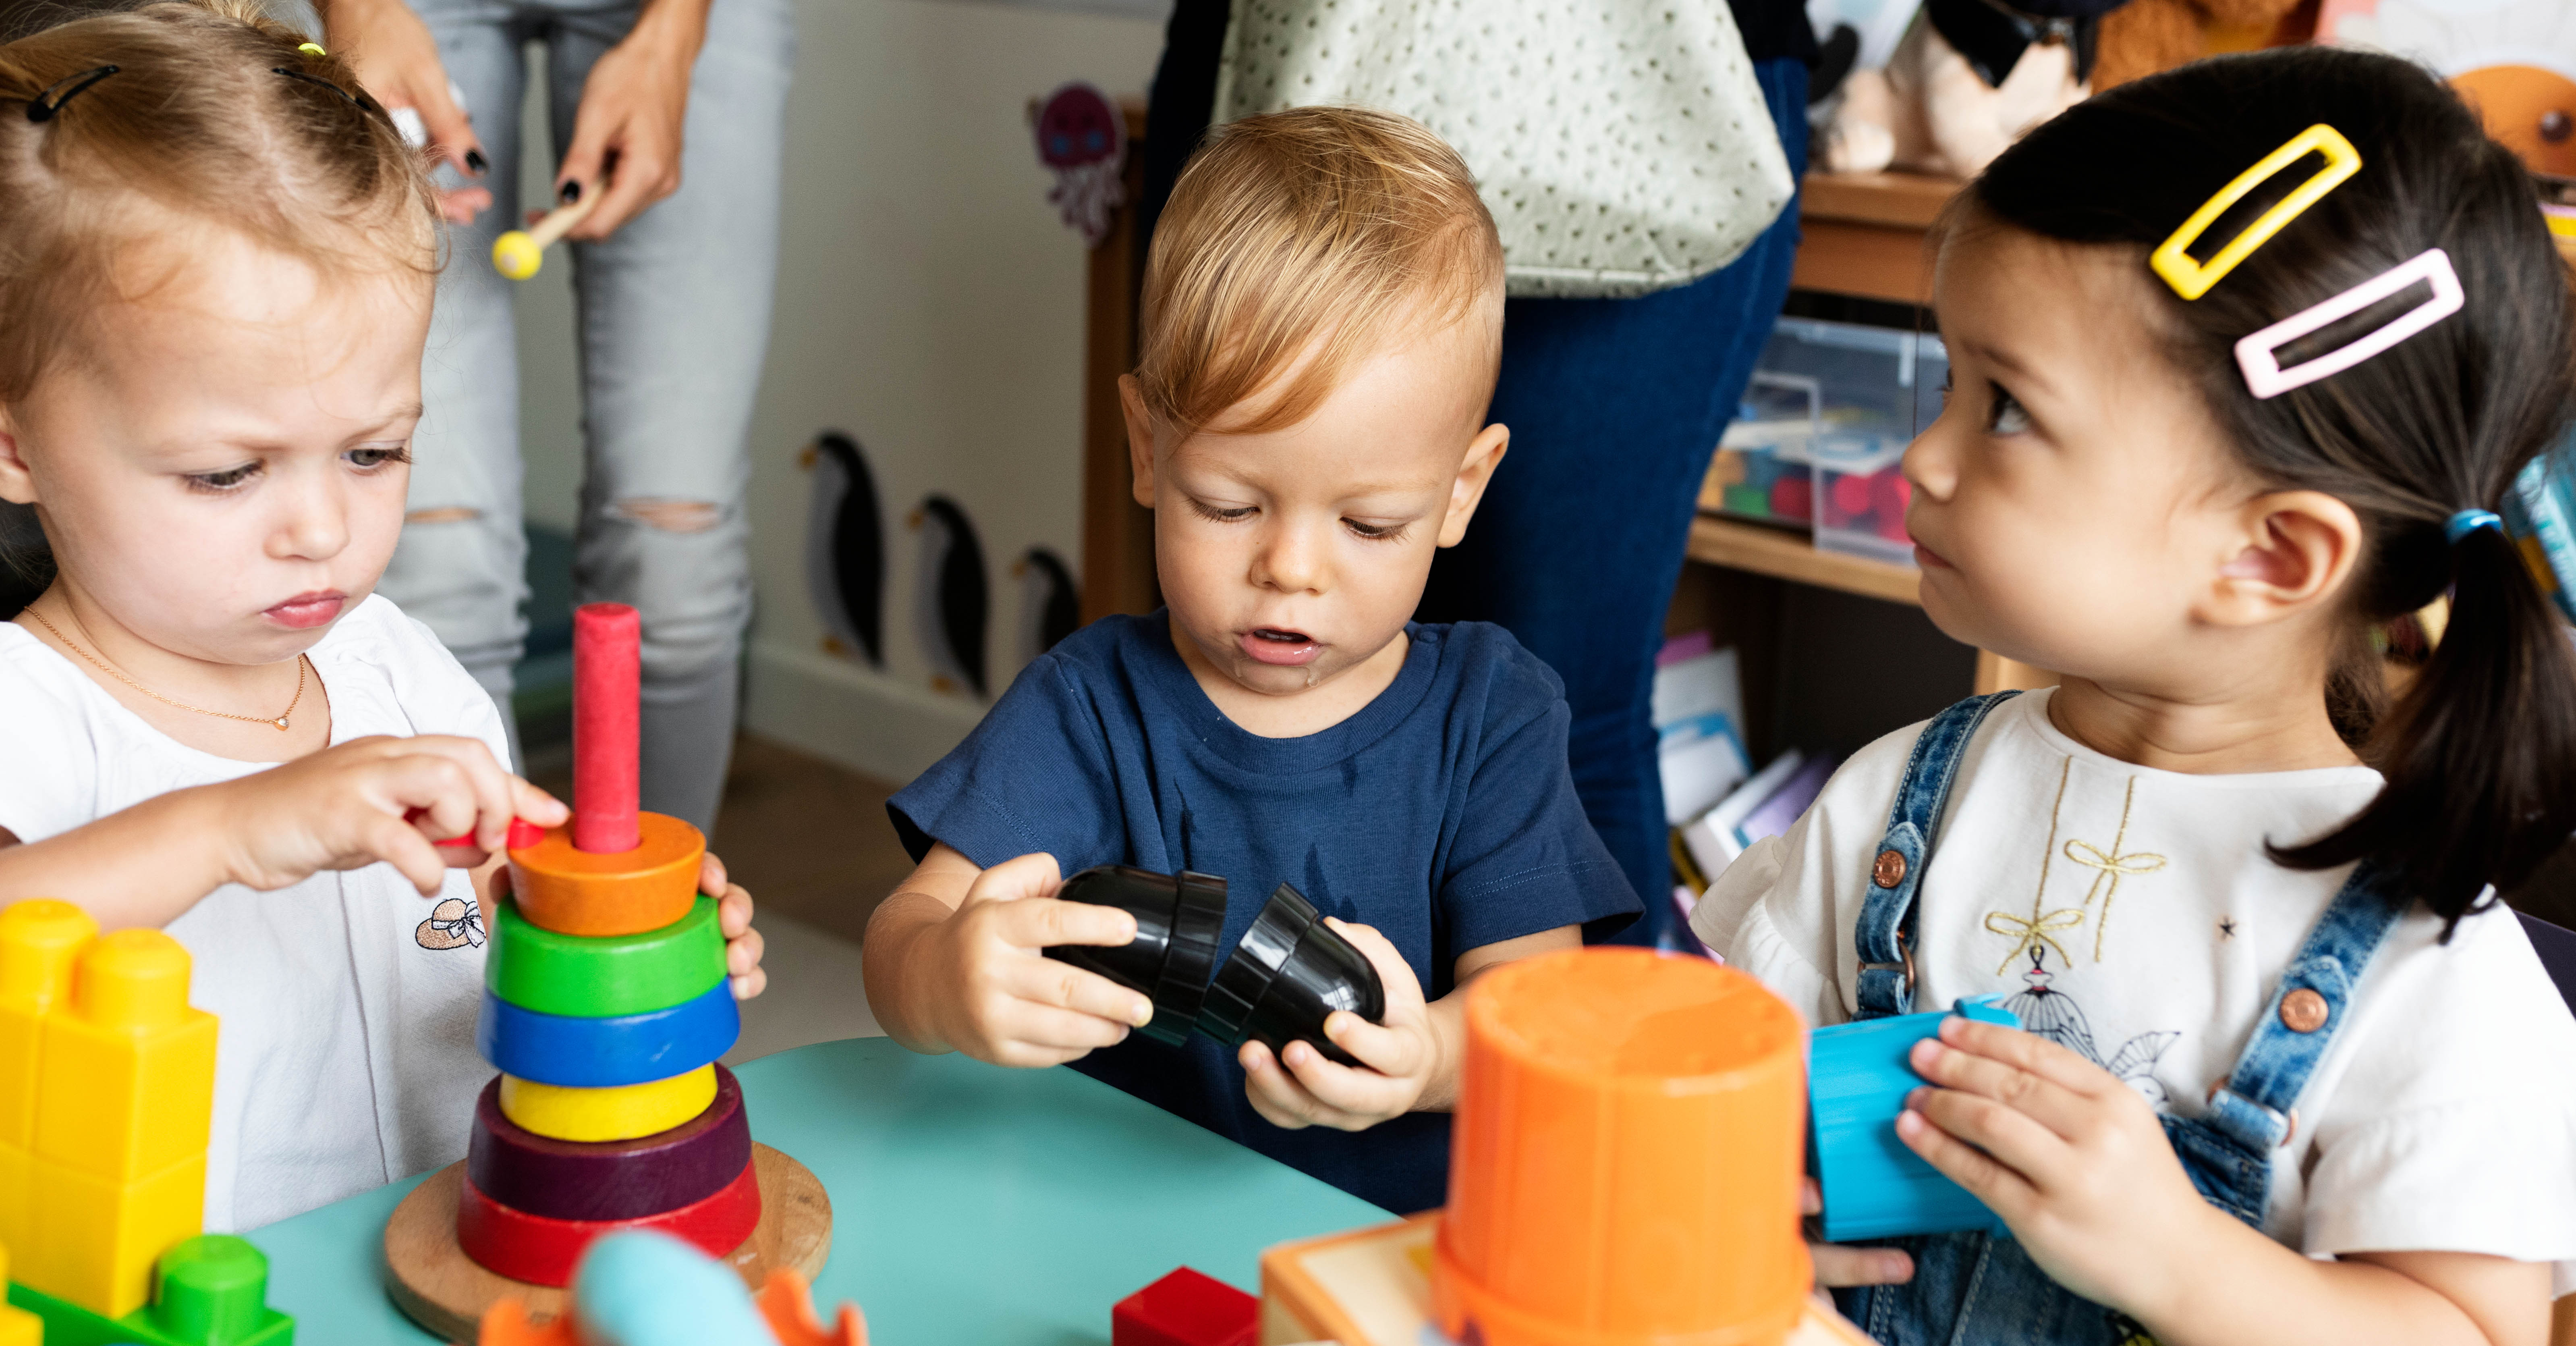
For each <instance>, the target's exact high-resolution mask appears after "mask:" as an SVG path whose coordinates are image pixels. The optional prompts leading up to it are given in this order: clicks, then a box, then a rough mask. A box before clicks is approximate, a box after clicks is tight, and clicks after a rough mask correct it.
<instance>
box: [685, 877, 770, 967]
mask: <svg viewBox="0 0 2576 1346" xmlns="http://www.w3.org/2000/svg"><path fill="white" fill-rule="evenodd" d="M698 891H699V892H702V893H705V894H706V895H707V896H709V897H712V898H714V899H715V900H716V929H718V930H720V931H722V932H723V933H724V938H725V975H726V976H727V977H730V978H732V979H733V998H734V999H736V1000H749V999H751V998H752V997H753V996H756V995H758V994H760V993H761V992H762V991H764V990H767V989H768V988H769V973H768V972H767V971H766V970H765V969H763V968H762V967H761V966H760V955H761V951H762V949H763V948H764V947H765V944H764V942H763V941H762V939H761V938H760V932H759V931H757V930H754V929H752V928H751V894H750V893H748V892H745V891H743V887H742V885H741V884H738V883H727V882H725V867H724V861H722V860H719V859H717V858H716V857H715V856H714V854H712V853H710V854H708V855H707V857H706V858H705V859H703V860H701V861H699V863H698Z"/></svg>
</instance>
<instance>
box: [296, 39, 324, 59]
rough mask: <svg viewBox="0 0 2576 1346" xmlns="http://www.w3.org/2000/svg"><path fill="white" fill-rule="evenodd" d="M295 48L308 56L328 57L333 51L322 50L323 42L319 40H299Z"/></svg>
mask: <svg viewBox="0 0 2576 1346" xmlns="http://www.w3.org/2000/svg"><path fill="white" fill-rule="evenodd" d="M295 49H296V50H297V51H300V52H302V53H304V54H305V55H307V56H320V57H323V58H325V59H328V58H329V57H330V55H331V53H329V52H327V51H324V50H322V44H321V43H319V42H298V43H296V44H295Z"/></svg>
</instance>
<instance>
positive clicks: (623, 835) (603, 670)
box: [572, 603, 644, 855]
mask: <svg viewBox="0 0 2576 1346" xmlns="http://www.w3.org/2000/svg"><path fill="white" fill-rule="evenodd" d="M643 642H644V620H643V618H642V617H641V616H640V615H638V614H637V613H636V611H635V609H633V608H631V607H628V606H626V605H625V604H623V603H585V604H583V605H582V606H581V607H580V608H578V609H576V610H575V611H574V612H573V614H572V844H573V846H574V848H575V849H577V850H584V851H588V852H590V853H592V854H594V855H598V854H604V853H613V852H619V851H631V850H633V849H635V847H636V844H637V842H638V840H639V838H638V835H637V833H636V824H635V812H636V809H637V807H638V804H637V798H638V790H639V789H640V784H639V778H638V774H637V772H638V767H637V763H636V754H637V751H638V748H637V742H636V735H637V733H638V728H639V724H640V721H641V719H642V715H643V705H642V700H641V697H642V685H643V684H642V679H643V657H644V651H643Z"/></svg>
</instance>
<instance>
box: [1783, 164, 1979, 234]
mask: <svg viewBox="0 0 2576 1346" xmlns="http://www.w3.org/2000/svg"><path fill="white" fill-rule="evenodd" d="M1964 185H1965V184H1963V183H1959V182H1956V181H1953V180H1951V179H1949V178H1935V177H1927V176H1925V175H1923V174H1921V173H1809V174H1808V175H1807V176H1806V178H1805V180H1804V181H1802V182H1800V183H1799V184H1798V190H1799V197H1798V216H1799V218H1801V219H1808V220H1849V221H1851V222H1853V223H1855V224H1883V225H1889V226H1892V227H1894V228H1899V229H1913V230H1916V231H1918V232H1919V231H1921V230H1924V229H1927V228H1930V227H1931V224H1932V222H1933V221H1934V220H1936V219H1939V218H1940V216H1941V210H1942V207H1944V206H1947V205H1949V204H1950V198H1951V197H1954V196H1957V195H1958V194H1959V189H1960V187H1962V186H1964Z"/></svg>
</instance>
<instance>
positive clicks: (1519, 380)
mask: <svg viewBox="0 0 2576 1346" xmlns="http://www.w3.org/2000/svg"><path fill="white" fill-rule="evenodd" d="M1753 68H1754V73H1755V75H1756V77H1757V78H1758V79H1760V80H1761V82H1762V89H1763V92H1764V94H1765V95H1767V97H1768V99H1769V101H1770V105H1771V118H1772V120H1773V122H1775V123H1776V124H1777V125H1779V126H1781V127H1783V128H1786V134H1785V135H1783V137H1782V141H1783V145H1784V147H1785V148H1786V149H1787V150H1788V152H1789V167H1790V170H1791V172H1792V173H1793V174H1797V175H1803V174H1804V173H1805V171H1806V166H1807V116H1806V110H1807V67H1806V66H1805V64H1804V63H1802V62H1799V61H1796V60H1774V61H1763V62H1758V63H1756V64H1755V66H1754V67H1753ZM1797 247H1798V204H1797V201H1796V200H1795V199H1794V198H1793V199H1792V200H1791V201H1790V203H1789V205H1788V206H1787V207H1786V208H1784V209H1783V210H1782V211H1781V212H1780V218H1779V220H1778V221H1776V222H1775V223H1773V224H1772V226H1771V228H1770V229H1769V230H1768V231H1767V232H1765V233H1764V234H1763V235H1762V237H1761V238H1759V239H1757V240H1756V241H1755V242H1754V244H1753V246H1752V247H1751V248H1750V249H1748V250H1746V252H1745V253H1744V255H1743V256H1741V257H1739V258H1737V259H1736V260H1735V261H1734V263H1733V264H1731V265H1729V266H1728V267H1726V268H1725V269H1724V270H1722V271H1719V272H1717V273H1716V274H1714V275H1711V276H1707V277H1704V278H1702V279H1700V280H1698V281H1696V282H1694V283H1692V284H1689V285H1685V286H1682V287H1680V288H1677V289H1671V290H1664V291H1660V292H1658V293H1655V294H1650V295H1646V296H1643V297H1641V298H1637V299H1514V300H1511V301H1510V302H1509V303H1508V304H1507V305H1506V306H1505V310H1504V319H1503V371H1502V380H1501V383H1500V384H1499V385H1498V386H1497V387H1496V388H1495V390H1494V405H1493V412H1492V418H1493V419H1494V420H1497V421H1500V422H1502V423H1503V424H1505V425H1507V426H1510V427H1511V431H1512V443H1511V450H1510V452H1509V453H1508V454H1507V455H1506V456H1505V457H1504V460H1503V465H1502V467H1501V469H1500V470H1499V471H1497V472H1496V473H1495V475H1494V481H1493V485H1492V487H1491V488H1490V489H1488V490H1487V491H1486V493H1485V501H1484V504H1483V506H1482V507H1481V508H1479V509H1478V511H1477V513H1476V521H1475V524H1474V526H1472V527H1470V528H1469V529H1468V530H1467V538H1466V540H1465V541H1464V542H1461V543H1460V544H1458V546H1457V547H1455V548H1454V549H1452V550H1450V551H1448V552H1445V553H1443V554H1442V555H1441V557H1440V559H1439V561H1438V562H1437V563H1436V564H1435V565H1434V567H1433V570H1432V578H1431V586H1430V588H1429V590H1428V592H1426V593H1425V595H1424V598H1423V610H1424V615H1425V616H1426V617H1429V618H1432V619H1436V620H1444V621H1446V620H1456V619H1461V618H1464V619H1473V620H1481V621H1490V622H1497V623H1500V624H1501V625H1502V626H1503V627H1504V628H1505V629H1507V630H1509V631H1510V632H1511V633H1512V634H1513V635H1514V636H1517V637H1519V639H1520V642H1521V644H1523V645H1525V646H1527V647H1529V649H1530V651H1531V652H1532V653H1534V654H1536V655H1537V656H1538V657H1539V658H1541V659H1544V660H1546V661H1547V663H1548V665H1549V666H1550V667H1552V668H1554V669H1555V670H1556V671H1557V675H1558V676H1559V677H1562V678H1563V679H1565V699H1566V702H1567V704H1568V705H1569V706H1571V707H1572V709H1573V712H1574V729H1573V736H1572V742H1571V744H1570V749H1569V755H1570V756H1571V758H1572V765H1573V768H1574V788H1575V790H1576V792H1577V793H1578V794H1580V795H1581V796H1582V798H1583V809H1584V812H1585V813H1586V814H1588V815H1589V816H1590V817H1591V819H1592V825H1593V827H1594V828H1596V829H1598V830H1599V831H1600V833H1601V839H1602V840H1603V841H1604V842H1607V843H1608V844H1609V847H1610V853H1611V854H1612V855H1614V856H1616V857H1618V860H1619V864H1620V866H1621V867H1622V868H1623V869H1625V870H1626V871H1627V874H1628V881H1629V882H1630V883H1632V884H1634V885H1635V886H1636V889H1637V895H1638V896H1639V897H1640V898H1643V899H1644V900H1645V904H1646V915H1645V917H1644V919H1642V920H1640V921H1638V922H1637V923H1636V924H1635V925H1634V926H1632V927H1630V928H1629V929H1628V930H1627V931H1626V932H1623V933H1622V934H1620V935H1619V936H1617V938H1618V939H1619V940H1621V941H1622V942H1631V943H1652V942H1655V940H1656V937H1657V936H1658V935H1661V934H1664V933H1666V932H1669V931H1671V930H1672V929H1673V927H1674V925H1675V924H1676V923H1675V921H1674V918H1673V910H1672V901H1671V894H1672V888H1673V881H1672V857H1671V853H1670V852H1669V851H1668V850H1667V849H1666V847H1667V845H1668V842H1667V841H1666V836H1665V831H1666V829H1665V826H1664V789H1663V783H1662V781H1661V779H1660V778H1659V777H1658V776H1657V775H1656V771H1655V729H1654V725H1653V723H1652V721H1651V719H1650V718H1649V710H1648V704H1647V695H1648V692H1649V690H1650V689H1651V687H1652V686H1653V683H1654V674H1655V651H1656V650H1657V649H1658V648H1660V647H1661V646H1662V644H1663V639H1664V612H1665V609H1666V608H1667V607H1669V606H1670V604H1671V602H1672V596H1673V583H1674V581H1675V580H1677V579H1679V578H1680V575H1681V566H1682V547H1683V545H1684V543H1685V542H1686V541H1687V540H1688V538H1689V534H1690V522H1691V516H1692V514H1693V512H1694V511H1696V509H1697V508H1698V499H1699V485H1700V479H1701V478H1702V477H1704V476H1706V475H1707V473H1708V460H1709V455H1710V454H1711V453H1712V452H1713V451H1714V450H1715V449H1716V447H1717V440H1718V436H1719V435H1721V434H1722V433H1724V432H1725V429H1726V423H1727V421H1728V420H1729V419H1731V418H1732V416H1733V415H1734V411H1735V406H1736V403H1737V402H1738V401H1740V400H1741V399H1742V398H1743V396H1744V386H1745V383H1746V381H1747V380H1748V379H1750V378H1751V376H1752V373H1753V364H1754V361H1755V360H1756V359H1757V358H1759V357H1760V355H1761V353H1762V345H1763V342H1765V341H1766V340H1768V339H1769V338H1770V335H1771V324H1772V320H1773V319H1774V318H1776V317H1778V316H1779V313H1780V304H1781V301H1782V300H1783V299H1784V298H1785V297H1786V296H1787V294H1788V292H1789V262H1790V258H1791V256H1792V255H1793V254H1794V253H1795V252H1796V251H1797Z"/></svg>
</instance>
